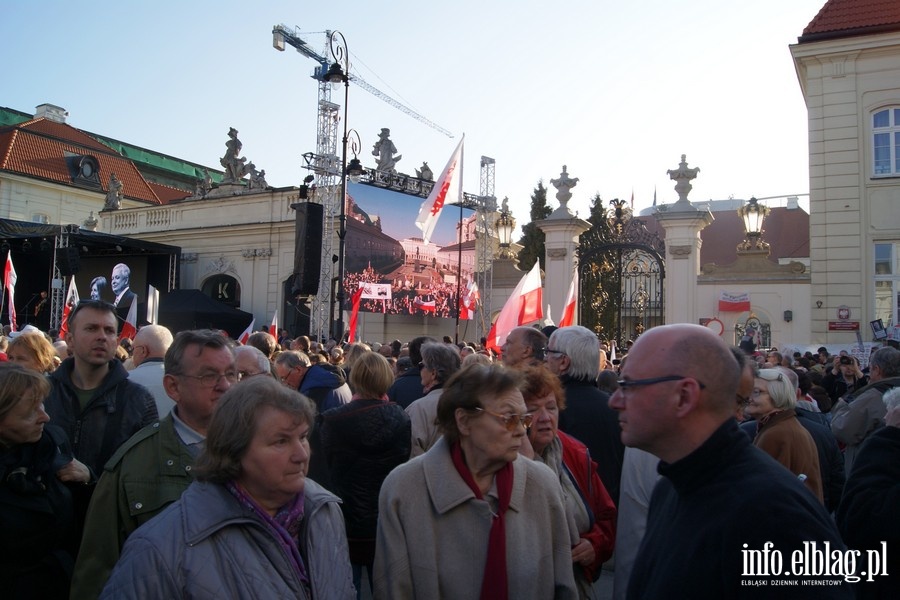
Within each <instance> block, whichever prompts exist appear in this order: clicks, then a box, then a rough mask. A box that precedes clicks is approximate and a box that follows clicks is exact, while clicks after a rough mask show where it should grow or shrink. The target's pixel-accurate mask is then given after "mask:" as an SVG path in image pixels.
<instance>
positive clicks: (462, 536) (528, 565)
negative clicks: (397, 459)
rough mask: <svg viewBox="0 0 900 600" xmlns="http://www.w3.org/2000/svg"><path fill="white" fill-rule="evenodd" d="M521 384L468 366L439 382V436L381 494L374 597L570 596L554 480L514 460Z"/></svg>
mask: <svg viewBox="0 0 900 600" xmlns="http://www.w3.org/2000/svg"><path fill="white" fill-rule="evenodd" d="M523 385H524V382H523V380H522V378H521V375H519V374H518V373H517V372H515V371H512V370H509V369H505V368H504V367H502V366H499V365H498V366H493V365H492V366H486V365H477V364H476V365H470V366H468V367H466V368H465V369H462V370H460V371H458V372H457V373H456V374H455V375H453V377H451V378H450V379H449V380H448V381H447V383H446V384H445V385H444V388H443V393H442V394H441V398H440V400H439V401H438V407H437V420H438V424H439V427H440V430H441V432H442V433H443V437H442V438H441V439H440V440H438V442H437V443H436V444H435V445H434V446H432V447H431V449H429V450H428V452H426V453H425V454H423V455H422V456H419V457H417V458H414V459H412V460H410V461H409V462H408V463H406V464H404V465H401V466H399V467H397V468H396V469H394V470H393V471H392V472H391V474H390V475H388V477H387V479H385V482H384V485H383V486H382V488H381V494H380V497H379V503H378V534H377V539H376V551H375V597H376V598H473V599H474V598H481V599H483V600H487V599H496V600H505V599H509V598H577V597H578V591H577V588H576V586H575V580H574V576H573V571H572V551H571V545H572V538H571V535H570V533H569V526H568V522H567V517H566V509H565V503H564V500H563V498H562V490H561V488H560V486H559V480H558V479H557V477H556V476H555V475H554V474H553V471H551V470H550V469H548V468H547V467H546V466H544V465H541V464H538V463H537V462H536V461H533V460H529V459H528V458H526V457H525V456H522V455H520V454H519V449H520V447H521V444H522V441H523V439H524V438H525V434H526V427H528V426H529V425H530V424H531V422H532V416H531V415H530V414H528V412H527V409H526V406H525V400H524V398H523V396H522V389H523Z"/></svg>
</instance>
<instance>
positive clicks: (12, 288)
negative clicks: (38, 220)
mask: <svg viewBox="0 0 900 600" xmlns="http://www.w3.org/2000/svg"><path fill="white" fill-rule="evenodd" d="M18 278H19V276H18V275H17V274H16V268H15V267H14V266H13V264H12V252H7V253H6V268H5V269H4V270H3V287H4V288H6V291H7V292H8V293H9V330H10V331H15V330H16V300H15V295H16V280H17V279H18Z"/></svg>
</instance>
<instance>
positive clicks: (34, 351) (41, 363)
mask: <svg viewBox="0 0 900 600" xmlns="http://www.w3.org/2000/svg"><path fill="white" fill-rule="evenodd" d="M6 354H7V356H8V357H9V360H10V361H11V362H14V363H18V364H20V365H22V366H23V367H27V368H29V369H32V370H34V371H37V372H38V373H44V374H46V373H51V372H53V371H54V370H55V369H56V366H57V363H56V360H55V358H56V349H55V348H54V347H53V344H51V343H50V342H48V341H47V338H45V337H44V335H43V334H41V333H23V334H20V335H18V336H16V337H15V338H13V339H12V340H11V341H10V342H9V348H8V349H7V352H6Z"/></svg>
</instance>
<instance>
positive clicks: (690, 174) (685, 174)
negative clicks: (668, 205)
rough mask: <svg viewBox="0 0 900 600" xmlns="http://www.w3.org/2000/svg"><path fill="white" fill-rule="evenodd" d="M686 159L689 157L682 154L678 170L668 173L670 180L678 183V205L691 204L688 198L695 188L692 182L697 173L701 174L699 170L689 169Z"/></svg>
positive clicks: (676, 186)
mask: <svg viewBox="0 0 900 600" xmlns="http://www.w3.org/2000/svg"><path fill="white" fill-rule="evenodd" d="M686 158H687V155H685V154H682V155H681V163H680V164H679V165H678V168H677V169H669V170H668V171H666V172H667V173H668V174H669V178H670V179H672V180H674V181H675V182H676V183H675V191H676V192H678V202H676V204H682V203H683V204H690V201H689V200H688V199H687V196H688V194H689V193H690V191H691V190H692V189H693V187H694V186H692V185H691V183H690V182H691V180H692V179H696V178H697V173H699V172H700V169H699V168H694V169H688V166H687V161H686Z"/></svg>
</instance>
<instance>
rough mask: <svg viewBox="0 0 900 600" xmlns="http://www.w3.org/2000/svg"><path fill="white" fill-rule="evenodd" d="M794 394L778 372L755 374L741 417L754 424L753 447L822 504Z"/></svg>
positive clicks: (812, 451) (815, 460)
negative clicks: (749, 419) (754, 421)
mask: <svg viewBox="0 0 900 600" xmlns="http://www.w3.org/2000/svg"><path fill="white" fill-rule="evenodd" d="M796 406H797V394H796V391H795V390H794V386H793V385H791V383H790V381H789V380H788V378H787V376H786V375H784V374H783V373H781V372H780V371H778V370H777V369H761V370H760V371H759V373H757V374H756V380H755V381H754V387H753V391H751V392H750V402H748V403H747V406H746V408H745V409H744V414H746V415H747V416H749V417H752V418H753V419H755V420H756V422H757V430H756V437H754V439H753V444H754V445H755V446H757V447H758V448H759V449H761V450H763V451H764V452H766V453H767V454H768V455H770V456H771V457H772V458H774V459H775V460H777V461H778V462H780V463H781V464H782V465H784V466H785V467H787V469H788V470H790V471H791V472H792V473H793V474H795V475H797V477H798V478H799V479H800V480H801V481H802V482H803V483H804V484H805V485H806V487H808V488H809V490H810V491H811V492H812V493H813V494H815V495H816V497H817V498H818V499H819V501H820V502H822V501H823V494H822V476H821V471H820V469H819V452H818V450H817V449H816V444H815V442H814V441H813V439H812V436H810V435H809V432H807V431H806V429H804V427H803V425H801V424H800V423H799V421H797V412H796V411H795V410H794V409H795V407H796Z"/></svg>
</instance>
